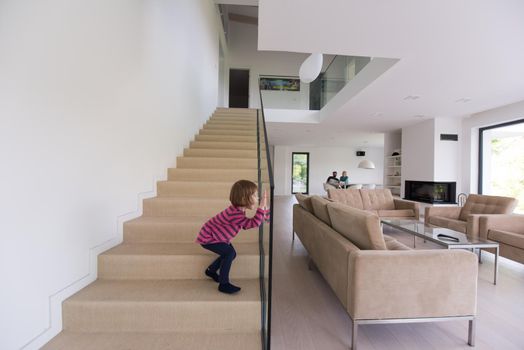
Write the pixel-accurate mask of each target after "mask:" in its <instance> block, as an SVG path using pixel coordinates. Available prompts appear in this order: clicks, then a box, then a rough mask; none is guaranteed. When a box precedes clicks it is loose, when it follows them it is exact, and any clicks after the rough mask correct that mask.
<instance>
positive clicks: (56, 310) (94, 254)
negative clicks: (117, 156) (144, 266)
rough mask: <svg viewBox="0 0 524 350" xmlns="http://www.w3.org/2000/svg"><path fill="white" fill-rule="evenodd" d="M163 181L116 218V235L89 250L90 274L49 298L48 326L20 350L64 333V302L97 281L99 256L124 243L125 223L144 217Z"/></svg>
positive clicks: (31, 348) (35, 347)
mask: <svg viewBox="0 0 524 350" xmlns="http://www.w3.org/2000/svg"><path fill="white" fill-rule="evenodd" d="M162 180H165V178H162V179H155V180H154V182H153V190H152V191H147V192H141V193H139V194H138V195H137V208H136V210H134V211H131V212H128V213H125V214H122V215H119V216H118V217H117V218H116V221H115V225H116V228H115V230H114V233H115V234H114V235H113V237H112V238H110V239H108V240H107V241H105V242H102V243H100V244H97V245H96V246H93V247H91V248H89V272H88V273H86V274H85V275H84V276H82V277H80V278H79V279H77V280H76V281H73V282H71V283H70V284H68V285H67V286H64V287H63V288H61V289H60V290H58V291H56V292H54V293H53V294H51V295H50V296H49V299H48V305H49V323H48V326H47V327H46V328H45V329H43V330H42V332H40V333H39V334H37V335H36V336H35V337H33V338H32V339H31V340H29V341H28V342H27V343H25V344H24V345H23V346H22V347H20V350H38V349H40V348H41V347H42V346H44V345H45V344H46V343H47V342H49V341H50V340H51V339H52V338H54V337H55V336H56V335H57V334H58V333H60V332H61V331H62V302H63V301H64V300H66V299H67V298H69V297H70V296H71V295H73V294H75V293H76V292H78V291H79V290H81V289H83V288H85V287H86V286H87V285H89V284H90V283H92V282H93V281H95V280H96V279H97V275H98V255H99V254H100V253H103V252H105V251H106V250H108V249H111V248H113V247H114V246H116V245H118V244H120V243H122V241H123V237H124V226H123V224H124V222H126V221H129V220H131V219H134V218H137V217H139V216H141V215H142V213H143V200H144V199H146V198H151V197H155V196H156V195H157V192H156V188H157V187H156V184H157V182H158V181H162Z"/></svg>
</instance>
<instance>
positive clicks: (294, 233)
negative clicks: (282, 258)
mask: <svg viewBox="0 0 524 350" xmlns="http://www.w3.org/2000/svg"><path fill="white" fill-rule="evenodd" d="M292 241H295V231H293V239H292Z"/></svg>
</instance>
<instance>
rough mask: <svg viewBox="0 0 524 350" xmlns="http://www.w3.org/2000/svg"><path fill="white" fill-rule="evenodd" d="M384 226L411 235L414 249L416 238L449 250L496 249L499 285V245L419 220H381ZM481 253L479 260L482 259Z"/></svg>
mask: <svg viewBox="0 0 524 350" xmlns="http://www.w3.org/2000/svg"><path fill="white" fill-rule="evenodd" d="M380 221H381V222H382V224H384V225H388V226H390V227H393V228H396V229H397V230H400V231H403V232H407V233H411V234H412V235H413V247H414V248H415V244H416V238H417V237H421V238H423V239H424V240H428V241H430V242H433V243H436V244H438V245H441V246H443V247H445V248H447V249H472V250H473V249H484V248H494V249H495V271H494V273H493V284H497V274H498V258H499V244H498V243H497V242H493V241H490V240H487V239H482V238H478V237H477V238H474V237H469V236H467V235H466V234H464V233H462V232H458V231H454V230H450V229H448V228H444V227H438V226H433V225H426V224H424V223H423V222H420V221H418V220H397V219H381V220H380ZM480 254H481V253H480V252H479V259H480Z"/></svg>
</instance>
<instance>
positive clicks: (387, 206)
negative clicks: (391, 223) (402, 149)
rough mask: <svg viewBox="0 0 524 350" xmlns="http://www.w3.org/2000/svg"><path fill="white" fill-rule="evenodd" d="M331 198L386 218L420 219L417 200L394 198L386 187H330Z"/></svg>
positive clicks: (329, 194)
mask: <svg viewBox="0 0 524 350" xmlns="http://www.w3.org/2000/svg"><path fill="white" fill-rule="evenodd" d="M328 196H329V199H331V200H332V201H335V202H340V203H344V204H346V205H349V206H350V207H353V208H357V209H361V210H366V211H368V212H371V213H373V214H377V215H378V216H380V217H382V218H384V217H388V218H402V219H413V220H418V219H419V210H420V209H419V204H418V203H417V202H412V201H407V200H403V199H399V198H394V197H393V195H392V194H391V191H390V190H389V189H387V188H384V189H373V190H371V189H361V190H357V189H346V190H343V189H329V190H328Z"/></svg>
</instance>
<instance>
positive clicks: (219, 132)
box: [199, 129, 257, 136]
mask: <svg viewBox="0 0 524 350" xmlns="http://www.w3.org/2000/svg"><path fill="white" fill-rule="evenodd" d="M199 135H238V136H256V135H257V130H256V129H252V130H221V129H200V131H199Z"/></svg>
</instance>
